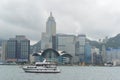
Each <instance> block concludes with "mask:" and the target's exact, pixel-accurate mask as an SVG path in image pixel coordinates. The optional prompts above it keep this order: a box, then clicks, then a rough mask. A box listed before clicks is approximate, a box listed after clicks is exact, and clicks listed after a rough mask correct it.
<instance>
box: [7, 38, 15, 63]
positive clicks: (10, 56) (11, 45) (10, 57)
mask: <svg viewBox="0 0 120 80" xmlns="http://www.w3.org/2000/svg"><path fill="white" fill-rule="evenodd" d="M16 46H17V40H15V39H14V38H11V39H9V40H7V46H6V61H12V62H16V61H17V58H16V53H17V47H16Z"/></svg>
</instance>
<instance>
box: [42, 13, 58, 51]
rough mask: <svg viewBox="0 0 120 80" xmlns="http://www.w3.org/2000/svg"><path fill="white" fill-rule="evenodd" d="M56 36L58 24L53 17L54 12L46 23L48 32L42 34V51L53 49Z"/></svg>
mask: <svg viewBox="0 0 120 80" xmlns="http://www.w3.org/2000/svg"><path fill="white" fill-rule="evenodd" d="M55 36H56V22H55V19H54V17H53V16H52V12H50V16H49V17H48V20H47V22H46V32H44V33H42V38H41V49H43V50H44V49H47V48H53V47H54V45H55V43H56V42H54V41H55Z"/></svg>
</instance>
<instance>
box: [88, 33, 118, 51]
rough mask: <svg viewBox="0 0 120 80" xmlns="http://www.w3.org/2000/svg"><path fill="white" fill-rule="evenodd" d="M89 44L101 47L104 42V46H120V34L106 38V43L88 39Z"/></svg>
mask: <svg viewBox="0 0 120 80" xmlns="http://www.w3.org/2000/svg"><path fill="white" fill-rule="evenodd" d="M89 42H90V45H91V46H96V47H97V48H99V49H101V48H102V45H103V44H104V45H105V46H106V48H120V34H117V35H116V36H115V37H111V38H108V40H107V42H106V43H100V42H98V41H91V40H89Z"/></svg>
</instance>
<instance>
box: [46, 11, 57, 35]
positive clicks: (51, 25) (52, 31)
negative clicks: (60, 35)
mask: <svg viewBox="0 0 120 80" xmlns="http://www.w3.org/2000/svg"><path fill="white" fill-rule="evenodd" d="M46 33H47V34H48V35H49V36H50V37H51V36H54V35H56V22H55V19H54V17H53V15H52V12H50V16H49V17H48V20H47V22H46Z"/></svg>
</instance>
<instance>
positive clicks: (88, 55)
mask: <svg viewBox="0 0 120 80" xmlns="http://www.w3.org/2000/svg"><path fill="white" fill-rule="evenodd" d="M85 63H87V64H90V63H91V45H90V44H89V42H86V43H85Z"/></svg>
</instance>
